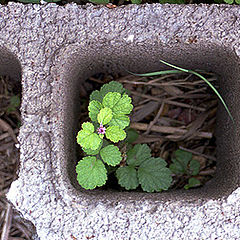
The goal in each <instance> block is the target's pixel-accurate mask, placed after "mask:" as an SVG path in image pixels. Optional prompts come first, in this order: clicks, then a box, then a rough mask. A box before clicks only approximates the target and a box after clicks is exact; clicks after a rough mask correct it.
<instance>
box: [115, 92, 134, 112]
mask: <svg viewBox="0 0 240 240" xmlns="http://www.w3.org/2000/svg"><path fill="white" fill-rule="evenodd" d="M131 102H132V99H131V98H130V97H129V96H128V95H127V94H123V96H122V97H121V99H120V100H119V101H118V102H117V104H115V105H114V106H113V108H112V110H113V113H116V114H130V113H131V111H132V109H133V105H132V104H131Z"/></svg>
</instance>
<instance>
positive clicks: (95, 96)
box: [90, 90, 103, 103]
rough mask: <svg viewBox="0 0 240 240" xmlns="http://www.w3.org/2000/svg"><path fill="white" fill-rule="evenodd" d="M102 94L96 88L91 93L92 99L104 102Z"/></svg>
mask: <svg viewBox="0 0 240 240" xmlns="http://www.w3.org/2000/svg"><path fill="white" fill-rule="evenodd" d="M102 99H103V98H102V96H101V93H100V91H98V90H95V91H93V92H92V93H91V95H90V101H93V100H96V101H98V102H100V103H101V102H102Z"/></svg>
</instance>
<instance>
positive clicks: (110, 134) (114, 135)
mask: <svg viewBox="0 0 240 240" xmlns="http://www.w3.org/2000/svg"><path fill="white" fill-rule="evenodd" d="M106 138H107V139H109V140H111V141H112V142H114V143H117V142H119V141H122V140H124V139H125V138H126V133H125V131H124V130H123V129H121V128H120V127H119V126H110V127H108V128H107V129H106Z"/></svg>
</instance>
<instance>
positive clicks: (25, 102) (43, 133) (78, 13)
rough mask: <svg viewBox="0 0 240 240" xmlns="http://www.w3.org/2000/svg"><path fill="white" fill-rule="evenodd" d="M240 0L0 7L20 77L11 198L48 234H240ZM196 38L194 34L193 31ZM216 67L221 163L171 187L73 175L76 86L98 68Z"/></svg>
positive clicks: (50, 239)
mask: <svg viewBox="0 0 240 240" xmlns="http://www.w3.org/2000/svg"><path fill="white" fill-rule="evenodd" d="M239 22H240V7H239V6H227V5H168V4H166V5H160V4H151V5H148V4H145V5H139V6H137V5H128V6H121V7H118V8H115V9H108V8H106V7H103V6H94V5H91V4H87V5H85V6H77V5H76V4H69V5H66V6H64V7H60V6H57V5H55V4H46V5H42V6H41V5H31V4H29V5H22V4H16V3H10V4H8V5H7V6H0V47H1V48H0V63H1V64H0V73H1V74H9V75H11V76H12V77H13V79H15V80H16V81H20V80H21V82H22V88H23V97H22V106H21V113H22V127H21V129H20V134H19V141H20V144H21V163H20V168H19V178H18V179H17V180H16V181H15V182H14V183H13V184H12V186H11V189H10V192H9V193H8V198H9V199H10V200H11V202H12V203H13V204H14V206H15V207H16V209H17V210H18V211H20V212H21V213H22V216H23V217H24V218H25V219H27V220H29V221H31V222H32V223H33V224H34V225H35V227H36V229H37V233H38V236H39V237H40V239H43V240H64V239H69V240H72V239H96V240H102V239H104V240H106V239H109V240H112V239H114V240H115V239H116V240H117V239H119V240H123V239H124V240H127V239H131V240H133V239H141V240H145V239H151V240H153V239H156V240H161V239H163V240H165V239H186V240H187V239H239V236H240V215H239V210H240V188H239V183H240V180H239V179H240V178H239V170H240V161H239V159H240V150H239V149H240V137H239V132H240V131H239V120H240V110H239V106H240V96H239V95H240V93H239V92H240V85H239V76H240V41H239V39H240V25H239ZM192 39H196V41H192ZM159 59H164V60H166V61H168V62H171V63H172V64H176V65H181V66H182V67H185V68H189V69H205V70H209V71H213V72H215V73H217V74H218V75H219V86H220V92H221V94H222V96H223V98H224V99H225V100H226V102H227V104H228V106H229V107H230V109H231V112H232V113H233V116H234V118H235V120H236V123H237V124H236V125H235V126H234V125H233V124H232V122H231V120H230V119H229V118H228V116H227V113H226V112H225V111H224V108H223V107H222V106H221V105H220V106H219V108H218V114H217V131H216V136H217V172H216V176H215V177H214V178H213V179H212V180H211V181H210V182H208V183H207V184H206V185H205V186H204V187H202V188H199V189H195V190H189V191H169V192H164V193H154V194H149V193H141V192H138V193H137V192H127V191H126V192H116V191H103V190H94V191H85V190H82V189H80V188H79V186H78V184H77V183H76V180H75V177H76V176H75V164H76V161H78V160H79V159H77V154H76V149H77V148H78V146H77V144H76V142H75V140H76V134H77V132H76V126H77V124H76V121H77V117H76V116H77V114H78V108H79V97H78V96H79V86H80V85H81V84H82V82H83V81H84V80H85V79H86V78H88V77H89V76H91V75H93V74H95V73H98V72H109V73H111V72H115V73H116V72H119V73H120V72H121V73H123V74H124V68H127V69H128V70H131V71H135V72H147V71H153V70H159V69H163V66H162V65H161V64H160V63H159Z"/></svg>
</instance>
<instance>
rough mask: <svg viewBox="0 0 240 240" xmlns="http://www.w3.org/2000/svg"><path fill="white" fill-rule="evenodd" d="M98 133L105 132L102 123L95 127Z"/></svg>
mask: <svg viewBox="0 0 240 240" xmlns="http://www.w3.org/2000/svg"><path fill="white" fill-rule="evenodd" d="M97 132H98V134H105V132H106V128H105V127H103V125H102V123H100V127H99V128H98V129H97Z"/></svg>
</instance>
